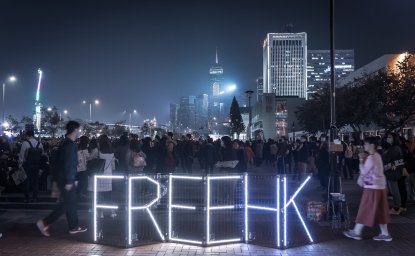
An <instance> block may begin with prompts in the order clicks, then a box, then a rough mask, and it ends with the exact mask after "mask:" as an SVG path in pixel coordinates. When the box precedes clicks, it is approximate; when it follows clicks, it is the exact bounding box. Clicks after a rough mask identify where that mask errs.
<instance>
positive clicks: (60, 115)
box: [59, 109, 69, 120]
mask: <svg viewBox="0 0 415 256" xmlns="http://www.w3.org/2000/svg"><path fill="white" fill-rule="evenodd" d="M68 113H69V112H68V110H66V109H64V110H63V114H64V115H67V114H68ZM59 120H62V111H61V112H60V113H59Z"/></svg>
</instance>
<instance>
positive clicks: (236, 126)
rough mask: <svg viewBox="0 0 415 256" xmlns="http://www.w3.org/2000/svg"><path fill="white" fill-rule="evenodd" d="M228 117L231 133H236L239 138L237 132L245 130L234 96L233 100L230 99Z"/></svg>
mask: <svg viewBox="0 0 415 256" xmlns="http://www.w3.org/2000/svg"><path fill="white" fill-rule="evenodd" d="M230 119H231V122H230V128H231V133H232V134H234V133H236V134H237V135H238V138H239V134H241V132H243V131H245V124H244V122H243V119H242V115H241V110H240V108H239V103H238V101H237V100H236V98H235V96H234V97H233V100H232V105H231V111H230Z"/></svg>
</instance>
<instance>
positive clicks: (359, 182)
mask: <svg viewBox="0 0 415 256" xmlns="http://www.w3.org/2000/svg"><path fill="white" fill-rule="evenodd" d="M357 185H359V186H360V187H362V188H363V185H364V184H363V175H359V177H358V178H357Z"/></svg>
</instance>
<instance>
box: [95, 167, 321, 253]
mask: <svg viewBox="0 0 415 256" xmlns="http://www.w3.org/2000/svg"><path fill="white" fill-rule="evenodd" d="M310 178H311V177H307V178H306V179H304V180H303V181H302V182H301V183H297V182H295V181H293V180H292V179H291V177H290V176H289V175H248V174H232V173H227V174H224V173H222V174H220V175H219V174H218V175H207V176H206V175H189V174H170V175H146V174H142V175H111V176H105V175H97V176H95V177H94V241H95V242H96V243H103V244H110V245H117V246H126V247H131V246H139V245H143V244H147V243H157V242H164V241H170V242H176V243H186V244H194V245H200V246H210V245H216V244H226V243H235V242H246V243H253V244H258V245H263V246H268V247H276V248H287V247H289V246H293V245H299V244H304V243H309V242H313V238H312V235H311V233H310V232H309V230H308V228H307V225H306V222H305V221H304V219H303V217H302V216H305V215H306V214H305V208H306V202H303V201H301V196H299V195H300V194H301V191H302V189H303V187H304V186H306V185H307V183H308V182H309V180H310ZM109 186H111V190H110V191H103V190H105V189H103V188H107V189H106V190H108V187H109ZM297 201H298V202H299V203H297ZM300 201H301V202H300Z"/></svg>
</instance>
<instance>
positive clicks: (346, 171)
mask: <svg viewBox="0 0 415 256" xmlns="http://www.w3.org/2000/svg"><path fill="white" fill-rule="evenodd" d="M344 162H345V168H343V177H344V178H345V179H347V178H349V179H353V171H354V159H353V158H345V159H344Z"/></svg>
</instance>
